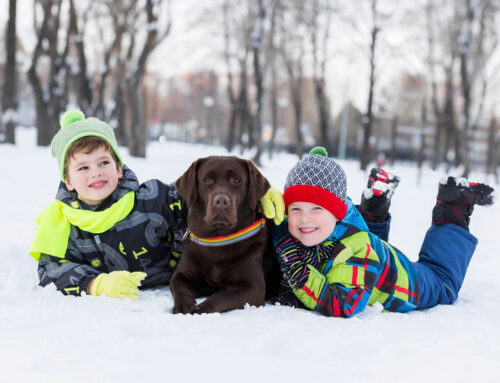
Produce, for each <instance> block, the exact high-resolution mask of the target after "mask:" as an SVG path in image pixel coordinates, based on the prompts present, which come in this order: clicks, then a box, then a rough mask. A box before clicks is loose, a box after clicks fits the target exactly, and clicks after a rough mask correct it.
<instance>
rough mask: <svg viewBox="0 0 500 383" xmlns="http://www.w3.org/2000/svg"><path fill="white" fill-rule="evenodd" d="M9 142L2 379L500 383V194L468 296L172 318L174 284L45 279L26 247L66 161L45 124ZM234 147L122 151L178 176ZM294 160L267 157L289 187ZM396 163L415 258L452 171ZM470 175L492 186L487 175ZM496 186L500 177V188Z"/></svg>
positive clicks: (484, 226)
mask: <svg viewBox="0 0 500 383" xmlns="http://www.w3.org/2000/svg"><path fill="white" fill-rule="evenodd" d="M17 142H18V144H17V145H16V146H12V145H0V185H1V188H0V214H1V216H0V236H1V237H0V238H1V240H0V376H1V380H2V381H3V382H11V381H12V382H31V381H33V382H104V381H110V382H153V381H161V382H201V381H202V382H271V381H275V382H296V381H297V382H298V381H301V382H305V381H311V382H313V381H315V382H318V381H332V382H333V381H336V382H342V383H348V382H353V383H354V382H355V383H360V382H424V381H425V382H477V381H481V382H499V381H500V378H499V373H498V368H499V366H500V303H499V300H500V251H499V250H498V249H499V245H498V243H499V238H500V224H499V219H500V203H497V204H496V205H494V206H493V207H490V208H476V211H475V212H474V215H473V217H472V222H471V232H472V233H473V234H475V235H476V236H477V237H478V238H479V245H478V247H477V250H476V253H475V255H474V257H473V259H472V262H471V265H470V267H469V271H468V275H467V278H466V280H465V283H464V285H463V287H462V290H461V293H460V298H459V300H458V302H457V303H456V304H455V305H453V306H440V307H436V308H433V309H430V310H427V311H416V312H412V313H410V314H393V313H392V314H387V313H381V312H380V310H379V308H378V307H374V308H371V309H368V310H366V311H365V312H364V313H362V314H361V315H359V316H357V317H354V318H351V319H338V318H325V317H321V316H319V315H317V314H315V313H312V312H308V311H304V310H298V309H291V308H288V307H280V306H272V305H266V306H265V307H260V308H255V307H247V308H246V309H244V310H238V311H233V312H229V313H225V314H210V315H194V316H192V315H186V316H184V315H173V314H171V309H172V306H173V301H172V297H171V294H170V291H169V289H168V288H162V289H156V290H150V291H143V292H141V295H140V298H139V300H137V301H135V302H133V301H130V300H116V299H111V298H106V297H92V296H84V297H78V298H76V297H65V296H63V295H62V294H60V293H59V292H57V291H56V289H55V288H54V287H53V286H49V287H46V288H41V287H39V286H38V276H37V273H36V262H35V261H34V260H33V259H32V258H31V257H30V256H29V255H28V249H29V246H30V243H31V240H32V238H33V234H34V219H35V217H36V216H37V215H38V214H39V213H40V212H41V211H42V209H43V208H44V206H45V205H46V204H48V203H49V202H50V201H51V200H52V199H53V198H54V195H55V192H56V189H57V184H58V171H57V166H56V161H55V159H53V158H52V157H51V155H50V149H49V148H39V147H36V146H35V132H34V131H33V130H29V129H22V130H19V131H18V136H17ZM210 154H221V155H225V154H226V153H225V151H224V150H223V149H222V148H211V147H207V146H200V145H187V144H181V143H174V142H172V143H167V144H163V145H162V144H152V145H150V146H149V148H148V158H147V159H146V160H141V159H136V158H131V157H129V156H128V155H127V154H126V150H125V149H123V150H122V155H123V157H124V159H125V162H126V163H127V165H129V166H130V167H131V168H132V169H133V170H134V171H135V172H136V174H137V175H138V177H139V179H140V180H141V181H144V180H146V179H149V178H159V179H161V180H163V181H165V182H172V181H174V180H175V179H176V178H177V177H178V176H180V175H181V174H182V173H183V172H184V171H185V170H186V169H187V167H188V166H189V164H190V163H191V162H192V161H193V160H195V159H197V158H198V157H203V156H206V155H210ZM295 161H296V157H293V156H291V155H286V154H282V155H278V156H275V158H274V159H273V160H272V161H269V160H268V159H267V157H265V158H264V162H265V166H264V167H263V168H262V169H261V170H262V172H263V174H264V175H265V176H266V177H268V179H269V180H270V181H271V183H272V184H273V185H275V186H276V187H278V188H282V187H283V185H284V182H285V178H286V173H287V171H288V170H289V169H290V168H291V166H292V165H293V164H294V163H295ZM342 165H343V166H344V167H345V169H346V172H347V175H348V193H349V194H350V195H351V196H352V197H353V200H354V202H359V198H360V194H361V190H362V188H363V186H364V184H365V181H366V174H365V173H364V172H362V171H360V170H359V169H358V163H357V162H350V161H346V162H342ZM394 170H395V171H396V172H397V173H398V174H399V175H400V176H401V178H402V181H401V183H400V186H399V188H398V190H397V191H396V194H395V196H394V198H393V204H392V208H391V211H392V214H393V221H392V222H393V224H392V232H391V242H392V243H393V244H394V245H396V246H397V247H398V248H399V249H401V250H403V251H404V252H405V253H406V254H408V255H409V256H410V258H411V259H413V260H416V257H417V254H418V250H419V248H420V244H421V241H422V239H423V237H424V234H425V231H426V229H427V228H428V226H429V222H430V217H431V209H432V206H433V204H434V201H435V195H436V191H437V182H438V180H439V179H440V178H441V177H442V176H443V174H438V173H435V172H433V171H431V170H429V169H424V172H423V177H422V180H421V181H420V183H418V182H417V171H416V169H415V168H414V167H411V166H406V165H400V166H396V167H395V168H394ZM471 179H474V180H477V181H480V182H484V181H485V180H486V179H485V177H484V175H481V174H474V175H473V177H471ZM495 187H496V189H498V188H499V185H496V186H495Z"/></svg>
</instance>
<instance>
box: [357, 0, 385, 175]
mask: <svg viewBox="0 0 500 383" xmlns="http://www.w3.org/2000/svg"><path fill="white" fill-rule="evenodd" d="M376 7H377V0H372V14H373V27H372V30H371V38H372V39H371V44H370V84H369V90H368V105H367V108H366V115H365V116H364V117H363V132H364V136H363V146H362V149H361V166H360V168H361V170H366V167H367V166H368V164H369V163H370V161H371V160H372V148H371V144H370V139H371V136H372V131H373V92H374V87H375V53H376V47H377V36H378V33H379V31H380V30H379V27H378V25H377V9H376Z"/></svg>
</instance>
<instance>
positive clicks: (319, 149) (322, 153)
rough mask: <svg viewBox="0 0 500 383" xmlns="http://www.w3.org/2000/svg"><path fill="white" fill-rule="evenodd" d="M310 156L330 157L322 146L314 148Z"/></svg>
mask: <svg viewBox="0 0 500 383" xmlns="http://www.w3.org/2000/svg"><path fill="white" fill-rule="evenodd" d="M309 154H310V155H313V154H318V155H320V156H323V157H328V152H327V151H326V149H325V148H324V147H322V146H316V147H314V148H312V149H311V151H310V152H309Z"/></svg>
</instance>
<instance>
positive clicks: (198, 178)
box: [170, 156, 280, 314]
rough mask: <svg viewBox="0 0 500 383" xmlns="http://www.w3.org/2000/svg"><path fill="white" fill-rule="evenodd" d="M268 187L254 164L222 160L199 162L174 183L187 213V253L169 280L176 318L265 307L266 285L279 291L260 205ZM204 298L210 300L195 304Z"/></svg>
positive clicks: (273, 290)
mask: <svg viewBox="0 0 500 383" xmlns="http://www.w3.org/2000/svg"><path fill="white" fill-rule="evenodd" d="M269 187H270V185H269V182H268V181H267V179H266V178H264V176H263V175H262V174H261V173H260V172H259V171H258V170H257V168H256V167H255V165H254V164H253V163H252V162H251V161H248V160H244V159H241V158H238V157H223V156H211V157H206V158H201V159H199V160H197V161H195V162H194V163H193V164H192V165H191V166H190V168H189V169H188V170H187V171H186V172H185V173H184V174H183V175H182V176H181V177H180V178H179V179H178V180H177V181H176V182H175V188H176V189H177V191H178V192H179V194H180V195H181V196H182V197H183V198H184V199H185V200H186V202H187V205H188V207H189V215H188V233H187V238H186V239H185V242H184V246H185V247H184V252H183V254H182V257H181V258H180V261H179V265H178V266H177V269H176V271H175V272H174V275H173V277H172V280H171V281H170V290H171V292H172V296H173V298H174V308H173V312H174V314H176V313H183V314H187V313H213V312H223V311H228V310H233V309H239V308H243V307H244V305H245V304H246V303H249V304H251V305H254V306H262V305H263V304H264V301H265V298H266V286H267V291H268V296H270V295H271V294H273V293H274V292H275V291H276V290H277V287H278V283H279V279H280V273H279V266H278V265H277V261H276V260H275V257H274V255H273V249H272V242H271V233H270V227H269V224H266V221H265V218H263V217H262V214H261V209H260V206H259V199H260V198H261V197H262V196H263V195H264V194H265V193H266V191H267V190H268V189H269ZM266 277H267V283H266ZM200 296H207V297H208V298H207V299H206V300H205V301H203V302H202V303H200V304H196V301H195V297H200Z"/></svg>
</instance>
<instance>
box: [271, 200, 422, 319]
mask: <svg viewBox="0 0 500 383" xmlns="http://www.w3.org/2000/svg"><path fill="white" fill-rule="evenodd" d="M346 204H347V213H346V216H345V217H344V219H343V220H341V221H339V222H337V225H336V227H335V229H334V231H333V233H332V234H331V235H330V236H329V237H328V238H327V239H326V240H325V241H324V242H323V243H321V244H320V246H322V245H323V246H325V245H332V244H333V245H335V246H334V250H333V255H332V256H330V258H329V259H328V260H327V261H325V262H323V263H321V264H320V265H319V266H318V268H315V267H313V266H312V265H307V267H308V272H309V275H308V277H307V281H306V283H305V284H304V285H303V286H302V287H301V288H300V289H292V290H293V294H294V295H295V297H296V298H298V300H299V301H300V303H301V305H304V306H305V307H306V308H308V309H310V310H315V311H317V312H319V313H321V314H323V315H326V316H338V317H351V316H353V315H355V314H357V313H359V312H361V311H363V310H364V309H365V308H366V306H367V305H372V304H374V303H376V302H379V303H381V304H382V305H383V307H384V310H385V311H396V312H407V311H410V310H413V309H415V308H416V306H417V305H418V302H419V289H418V283H417V279H416V275H415V270H414V268H413V265H412V262H411V261H410V260H409V259H408V258H407V257H406V256H405V255H404V254H403V253H401V252H400V251H399V250H398V249H396V248H395V247H393V246H391V245H390V244H388V243H387V242H385V241H383V240H381V239H380V238H379V237H378V236H377V235H375V234H372V233H370V232H369V231H368V226H367V225H366V223H365V221H364V220H363V218H362V217H361V215H360V214H359V212H358V210H357V209H356V207H355V206H354V205H353V203H352V201H351V200H350V199H349V198H348V199H347V201H346ZM286 225H287V223H286V222H285V223H284V224H282V225H280V227H277V228H276V230H275V231H274V232H273V238H274V241H275V244H277V242H278V241H279V240H280V238H281V237H282V236H283V234H284V233H285V230H286ZM280 251H281V249H280V248H279V247H278V248H276V252H277V253H278V256H279V252H280ZM286 288H288V289H290V287H287V286H285V285H284V284H283V283H282V285H281V289H282V290H283V289H286ZM280 294H283V291H281V292H280ZM278 301H280V300H279V299H278Z"/></svg>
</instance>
